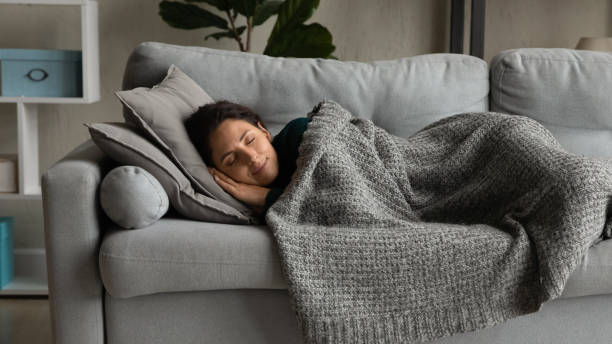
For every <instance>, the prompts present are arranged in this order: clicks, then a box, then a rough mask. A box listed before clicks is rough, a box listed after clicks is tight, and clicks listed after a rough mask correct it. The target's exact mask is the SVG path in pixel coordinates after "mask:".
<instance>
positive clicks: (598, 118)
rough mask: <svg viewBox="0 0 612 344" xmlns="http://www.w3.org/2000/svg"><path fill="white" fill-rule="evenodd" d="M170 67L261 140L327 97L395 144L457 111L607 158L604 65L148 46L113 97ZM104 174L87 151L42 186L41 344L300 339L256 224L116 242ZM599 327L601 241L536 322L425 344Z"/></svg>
mask: <svg viewBox="0 0 612 344" xmlns="http://www.w3.org/2000/svg"><path fill="white" fill-rule="evenodd" d="M171 64H175V65H177V66H179V67H180V68H181V69H182V70H183V71H185V72H186V73H187V74H188V75H190V76H191V77H192V78H193V79H194V80H195V81H196V82H198V84H200V85H201V86H202V87H203V89H204V90H206V92H208V93H209V94H210V95H211V96H212V97H213V98H214V99H228V100H233V101H236V102H240V103H243V104H245V105H247V106H249V107H251V108H253V109H255V110H256V111H257V112H258V113H260V114H261V115H262V116H263V119H264V121H265V122H266V124H267V125H268V127H269V128H270V130H271V132H272V133H273V134H276V133H278V131H280V129H281V128H282V127H283V125H284V124H285V123H287V122H288V121H290V120H291V119H293V118H295V117H297V116H304V115H305V114H306V113H307V112H308V111H310V110H311V109H312V107H313V106H314V105H316V104H317V102H318V101H319V100H321V99H322V98H329V99H333V100H335V101H337V102H338V103H340V104H341V105H343V106H345V107H346V108H347V109H348V110H350V111H351V112H353V113H354V114H356V115H358V116H360V117H365V118H369V119H372V120H373V121H374V122H375V123H376V124H377V125H379V126H381V127H383V128H385V129H386V130H387V131H389V132H391V133H392V134H395V135H398V136H402V137H407V136H409V135H411V134H412V133H414V132H415V131H417V130H418V129H420V128H421V127H423V126H425V125H426V124H428V123H431V122H433V121H435V120H437V119H440V118H443V117H446V116H449V115H452V114H455V113H460V112H467V111H486V110H489V109H490V110H491V111H499V112H506V113H511V114H518V115H526V116H530V117H533V118H535V119H536V120H538V121H540V122H541V123H543V124H544V125H545V126H547V127H548V128H549V129H550V130H551V131H552V132H553V134H554V135H555V136H556V137H557V138H558V139H559V141H560V142H561V144H562V145H564V146H565V147H566V148H567V149H568V150H569V151H572V152H575V153H578V154H585V155H589V156H597V157H612V97H611V95H612V54H605V53H597V52H588V51H575V50H567V49H519V50H510V51H504V52H502V53H500V54H499V55H498V56H496V57H495V58H494V59H493V60H492V61H491V64H490V65H488V64H487V63H486V62H485V61H483V60H480V59H477V58H474V57H471V56H467V55H454V54H431V55H422V56H415V57H410V58H404V59H398V60H389V61H376V62H371V63H361V62H341V61H335V60H320V59H295V58H271V57H267V56H263V55H257V54H248V53H240V52H232V51H221V50H214V49H208V48H201V47H184V46H175V45H168V44H162V43H154V42H148V43H143V44H141V45H139V46H138V47H136V49H135V50H134V51H133V53H132V54H131V56H130V58H129V60H128V62H127V65H126V68H125V74H124V80H123V89H131V88H133V87H137V86H149V87H150V86H152V85H154V84H156V83H158V82H159V81H161V80H162V79H163V77H164V75H165V72H166V70H167V69H168V67H169V66H170V65H171ZM115 166H116V163H115V162H113V161H112V160H111V159H110V158H108V157H106V156H105V155H104V153H102V152H101V151H100V150H99V149H98V148H97V147H96V146H95V145H94V144H93V143H92V141H91V140H88V141H86V142H84V143H83V144H81V145H79V146H78V147H76V148H75V149H74V150H73V151H72V152H70V153H69V154H68V155H67V156H66V157H64V158H63V159H61V160H60V161H59V162H57V163H56V164H54V165H53V166H52V167H50V168H49V169H48V170H47V171H46V172H45V173H44V174H43V176H42V187H43V206H44V216H45V240H46V250H47V266H48V277H49V291H50V306H51V315H52V327H53V336H54V342H55V343H58V344H59V343H66V344H68V343H74V344H83V343H91V344H102V343H105V342H106V343H109V344H119V343H126V344H127V343H129V344H137V343H147V344H152V343H227V344H230V343H249V344H255V343H301V342H302V339H301V335H300V333H299V332H298V327H297V323H296V320H295V314H294V312H293V310H292V309H291V306H290V302H289V297H288V293H287V287H286V284H285V281H284V279H283V277H282V274H281V269H280V264H279V260H278V255H277V253H276V250H275V246H274V242H273V237H272V235H271V233H270V232H269V230H268V229H267V227H266V226H265V225H262V226H252V225H230V224H220V223H210V222H201V221H192V220H189V219H186V218H184V217H182V216H180V215H178V214H176V213H174V212H171V213H168V214H167V215H166V216H164V217H163V218H162V219H161V220H159V221H158V222H156V223H154V224H153V225H151V226H149V227H146V228H142V229H138V230H121V229H119V227H117V226H116V225H114V224H113V223H112V222H111V221H110V220H108V219H107V218H106V216H105V215H104V213H103V212H102V211H101V208H100V206H99V202H98V186H99V184H100V182H101V180H102V178H103V177H104V175H105V173H106V172H108V171H109V170H110V169H111V168H113V167H115ZM610 319H612V241H603V242H600V243H599V244H597V245H595V246H593V247H592V248H591V249H590V250H589V252H588V255H587V256H586V257H585V258H584V260H583V262H582V264H581V265H580V266H579V267H578V268H577V269H576V271H574V273H573V274H572V276H571V278H570V280H569V281H568V283H567V285H566V288H565V291H564V293H563V295H562V297H561V298H560V299H556V300H553V301H551V302H547V303H545V304H544V305H543V307H542V309H541V310H540V311H539V312H537V313H534V314H530V315H525V316H521V317H518V318H515V319H512V320H510V321H507V322H505V323H502V324H500V325H498V326H495V327H492V328H488V329H484V330H481V331H477V332H471V333H463V334H457V335H454V336H451V337H446V338H441V339H438V340H436V341H433V342H432V343H605V342H610V338H612V328H611V327H610V326H608V324H607V323H608V322H609V321H610Z"/></svg>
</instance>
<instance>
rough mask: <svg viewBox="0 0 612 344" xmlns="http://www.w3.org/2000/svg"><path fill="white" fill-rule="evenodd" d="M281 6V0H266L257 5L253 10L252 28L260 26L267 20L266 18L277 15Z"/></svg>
mask: <svg viewBox="0 0 612 344" xmlns="http://www.w3.org/2000/svg"><path fill="white" fill-rule="evenodd" d="M282 4H283V1H282V0H268V1H264V2H263V3H261V4H259V5H258V6H257V7H256V8H255V14H254V15H253V26H255V25H261V24H263V23H264V22H265V21H266V20H268V18H270V17H271V16H273V15H275V14H277V13H278V10H279V9H280V6H281V5H282Z"/></svg>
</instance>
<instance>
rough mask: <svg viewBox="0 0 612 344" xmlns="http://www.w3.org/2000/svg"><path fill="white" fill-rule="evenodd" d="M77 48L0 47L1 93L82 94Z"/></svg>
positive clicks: (35, 94)
mask: <svg viewBox="0 0 612 344" xmlns="http://www.w3.org/2000/svg"><path fill="white" fill-rule="evenodd" d="M81 66H82V64H81V52H80V51H72V50H69V51H63V50H33V49H0V74H1V77H0V95H1V96H4V97H20V96H25V97H81V96H82V95H83V91H82V85H83V81H82V80H83V78H82V67H81Z"/></svg>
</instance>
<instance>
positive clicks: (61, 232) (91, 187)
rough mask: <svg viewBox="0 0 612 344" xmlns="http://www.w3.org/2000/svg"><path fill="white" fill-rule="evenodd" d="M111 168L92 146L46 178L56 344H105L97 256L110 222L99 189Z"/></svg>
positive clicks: (59, 164) (52, 169) (85, 146)
mask: <svg viewBox="0 0 612 344" xmlns="http://www.w3.org/2000/svg"><path fill="white" fill-rule="evenodd" d="M111 165H112V160H110V159H109V158H106V157H105V155H104V153H103V152H102V151H101V150H100V149H98V147H97V146H95V144H94V143H93V141H91V140H88V141H86V142H84V143H82V144H81V145H79V146H78V147H76V148H75V149H74V150H73V151H72V152H70V153H68V154H67V155H66V156H65V157H64V158H62V159H61V160H60V161H58V162H57V163H55V164H54V165H53V166H51V167H50V168H49V169H48V170H47V171H46V172H45V173H43V175H42V184H41V187H42V200H43V211H44V221H45V246H46V256H47V273H48V280H49V305H50V309H51V324H52V330H53V336H54V341H53V342H54V343H67V344H70V343H74V344H77V343H78V344H82V343H94V344H103V343H104V313H103V295H104V289H103V286H102V282H101V279H100V274H99V270H98V250H99V246H100V241H101V238H102V233H103V228H104V227H105V225H104V224H105V223H106V222H107V220H106V219H105V217H104V216H103V215H102V214H101V208H100V206H99V203H98V185H99V184H100V182H101V178H102V177H103V176H104V175H105V173H106V172H107V171H108V169H109V168H110V167H111Z"/></svg>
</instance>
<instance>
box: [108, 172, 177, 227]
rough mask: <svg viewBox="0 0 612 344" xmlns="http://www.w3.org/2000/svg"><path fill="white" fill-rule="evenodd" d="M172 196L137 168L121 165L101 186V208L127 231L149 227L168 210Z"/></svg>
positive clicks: (148, 174)
mask: <svg viewBox="0 0 612 344" xmlns="http://www.w3.org/2000/svg"><path fill="white" fill-rule="evenodd" d="M168 202H169V201H168V195H167V194H166V191H164V189H163V187H162V186H161V184H160V183H159V181H158V180H157V179H155V177H153V176H152V175H151V174H150V173H149V172H147V171H146V170H144V169H142V168H140V167H137V166H119V167H116V168H114V169H113V170H111V171H110V172H108V173H107V174H106V176H104V179H103V180H102V183H101V184H100V205H101V206H102V210H104V212H105V213H106V215H107V216H108V217H109V218H110V219H111V220H113V222H115V223H116V224H118V225H119V226H121V227H123V228H125V229H136V228H143V227H147V226H148V225H150V224H152V223H154V222H155V221H157V220H159V219H160V218H161V217H162V216H164V214H165V213H166V212H167V211H168V206H169V204H168Z"/></svg>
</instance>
